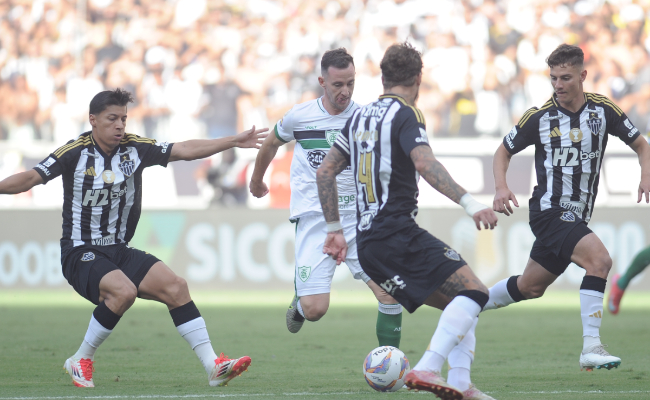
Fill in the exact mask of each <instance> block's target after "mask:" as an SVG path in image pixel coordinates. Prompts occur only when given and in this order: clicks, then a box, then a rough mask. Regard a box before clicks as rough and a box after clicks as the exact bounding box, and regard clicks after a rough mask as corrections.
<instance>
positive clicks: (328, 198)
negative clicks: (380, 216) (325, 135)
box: [316, 147, 350, 265]
mask: <svg viewBox="0 0 650 400" xmlns="http://www.w3.org/2000/svg"><path fill="white" fill-rule="evenodd" d="M349 164H350V163H349V161H348V159H347V158H346V157H345V155H344V154H343V153H341V152H340V151H339V150H338V149H337V148H336V147H332V148H331V149H330V151H329V152H328V153H327V156H325V159H324V160H323V163H322V164H321V166H320V168H318V170H317V171H316V184H317V185H318V197H319V198H320V204H321V207H322V209H323V216H324V217H325V221H326V222H327V223H328V227H330V226H336V223H338V224H339V225H340V219H339V194H338V189H337V187H336V175H338V174H340V173H341V171H343V170H344V169H345V167H347V166H348V165H349ZM347 252H348V244H347V241H346V240H345V236H344V235H343V229H337V230H335V231H332V232H328V233H327V238H326V239H325V245H324V246H323V253H327V254H329V255H330V256H332V258H334V259H335V260H336V265H339V264H341V262H342V261H343V260H345V257H346V255H347Z"/></svg>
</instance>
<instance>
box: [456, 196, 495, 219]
mask: <svg viewBox="0 0 650 400" xmlns="http://www.w3.org/2000/svg"><path fill="white" fill-rule="evenodd" d="M458 204H460V205H461V206H463V208H464V209H465V212H466V213H467V215H469V216H470V217H473V216H474V214H476V213H477V212H479V211H481V210H485V209H486V208H489V207H488V206H486V205H485V204H481V203H479V202H478V201H476V200H474V198H473V197H472V195H471V194H469V193H465V194H464V195H463V197H461V198H460V202H458Z"/></svg>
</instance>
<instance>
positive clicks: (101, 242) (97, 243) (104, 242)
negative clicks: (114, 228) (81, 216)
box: [91, 235, 115, 246]
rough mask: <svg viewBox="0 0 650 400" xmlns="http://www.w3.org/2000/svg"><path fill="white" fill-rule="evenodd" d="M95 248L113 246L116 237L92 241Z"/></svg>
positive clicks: (105, 237)
mask: <svg viewBox="0 0 650 400" xmlns="http://www.w3.org/2000/svg"><path fill="white" fill-rule="evenodd" d="M91 243H92V244H93V246H109V245H111V244H115V237H114V236H112V235H111V236H104V237H103V238H101V239H93V240H92V241H91Z"/></svg>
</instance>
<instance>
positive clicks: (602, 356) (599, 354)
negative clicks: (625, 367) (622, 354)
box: [580, 344, 621, 371]
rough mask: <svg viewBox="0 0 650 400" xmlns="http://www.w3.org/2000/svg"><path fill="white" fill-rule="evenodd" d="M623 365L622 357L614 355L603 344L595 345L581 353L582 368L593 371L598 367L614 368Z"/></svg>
mask: <svg viewBox="0 0 650 400" xmlns="http://www.w3.org/2000/svg"><path fill="white" fill-rule="evenodd" d="M619 365H621V359H620V358H618V357H614V356H612V355H611V354H609V353H608V352H607V350H605V346H604V345H602V344H597V345H594V346H592V347H590V348H588V349H586V350H584V351H583V352H582V354H580V370H581V371H582V370H583V369H586V370H587V371H593V370H594V368H596V369H602V368H607V369H612V368H618V366H619Z"/></svg>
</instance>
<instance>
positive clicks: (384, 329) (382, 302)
mask: <svg viewBox="0 0 650 400" xmlns="http://www.w3.org/2000/svg"><path fill="white" fill-rule="evenodd" d="M364 275H365V274H364ZM366 276H367V275H366ZM366 284H367V285H368V287H369V288H370V290H372V292H373V294H374V295H375V297H376V298H377V302H378V303H379V304H378V312H377V326H376V332H377V341H378V342H379V345H380V346H394V347H399V344H400V340H401V339H402V305H401V304H399V303H398V302H397V300H395V299H394V298H393V297H392V296H391V295H389V294H388V293H386V291H385V290H384V289H382V288H381V287H379V285H377V284H376V283H375V282H373V281H372V280H371V279H370V277H368V281H366Z"/></svg>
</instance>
